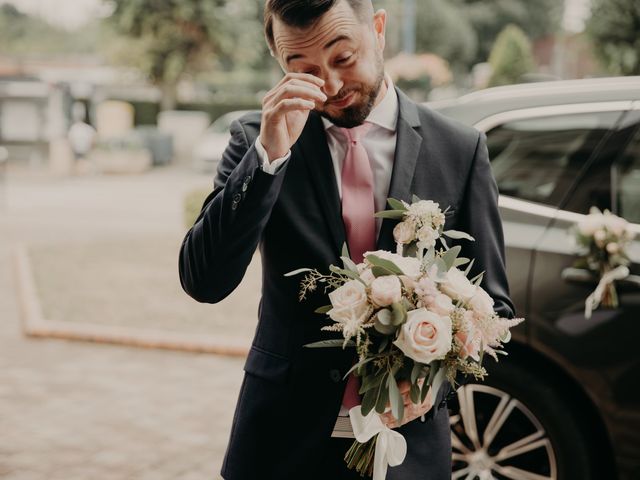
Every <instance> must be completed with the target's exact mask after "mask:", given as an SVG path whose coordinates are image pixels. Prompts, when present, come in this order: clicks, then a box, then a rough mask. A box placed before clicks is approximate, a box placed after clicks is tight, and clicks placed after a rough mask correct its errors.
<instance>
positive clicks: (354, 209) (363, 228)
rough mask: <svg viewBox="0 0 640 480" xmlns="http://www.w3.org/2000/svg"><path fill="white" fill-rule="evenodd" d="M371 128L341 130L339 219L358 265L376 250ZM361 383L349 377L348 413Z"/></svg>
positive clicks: (344, 399)
mask: <svg viewBox="0 0 640 480" xmlns="http://www.w3.org/2000/svg"><path fill="white" fill-rule="evenodd" d="M372 126H373V124H371V123H363V124H362V125H359V126H357V127H353V128H340V131H341V132H342V134H343V135H344V136H345V137H346V139H347V141H348V145H347V154H346V156H345V158H344V164H343V165H342V219H343V221H344V226H345V229H346V233H347V243H348V245H349V253H350V255H351V259H352V260H353V261H354V262H356V263H360V262H361V261H362V259H363V254H364V253H365V252H368V251H372V250H375V246H376V220H375V217H374V216H373V214H374V213H375V204H374V199H373V172H372V171H371V164H370V163H369V156H368V155H367V151H366V150H365V148H364V146H363V145H362V142H361V139H362V138H363V137H364V136H365V135H366V134H367V131H368V130H369V129H370V128H371V127H372ZM359 388H360V381H359V380H358V377H356V376H355V375H354V374H353V373H352V374H351V375H349V378H348V380H347V386H346V388H345V391H344V396H343V397H342V404H343V405H344V406H345V407H346V408H348V409H350V408H352V407H355V406H356V405H360V395H359V393H358V390H359Z"/></svg>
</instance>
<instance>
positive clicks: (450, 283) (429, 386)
mask: <svg viewBox="0 0 640 480" xmlns="http://www.w3.org/2000/svg"><path fill="white" fill-rule="evenodd" d="M388 203H389V205H390V206H391V210H386V211H383V212H378V213H376V216H377V217H383V218H392V219H396V220H399V223H398V224H397V225H396V226H395V228H394V231H393V234H394V239H395V241H396V246H397V248H396V252H395V253H394V252H389V251H385V250H378V251H373V252H366V253H365V254H364V260H363V261H362V262H361V263H359V264H355V263H354V262H353V261H352V260H351V259H350V258H349V256H348V252H347V251H346V248H345V249H343V252H342V253H343V254H342V257H341V260H342V263H343V265H342V266H336V265H331V266H330V267H329V271H330V273H328V274H323V273H321V272H319V271H318V270H315V269H308V268H302V269H298V270H295V271H293V272H289V273H288V274H287V276H290V275H296V274H300V273H305V277H304V279H303V280H302V282H301V289H300V300H303V299H305V298H306V296H307V294H308V292H311V291H314V290H316V289H317V288H318V287H319V286H324V289H325V292H328V296H329V300H330V302H331V304H330V305H326V306H324V307H321V308H319V309H318V310H316V312H317V313H320V314H326V315H328V316H329V318H330V319H331V320H332V321H333V323H332V324H330V325H328V326H325V327H322V330H329V331H336V332H341V333H342V338H336V339H330V340H324V341H320V342H315V343H311V344H308V345H306V346H307V347H342V348H347V347H355V348H356V351H357V354H358V361H357V362H356V363H355V365H353V367H352V368H351V370H349V372H347V374H346V375H345V378H346V377H347V376H348V375H349V374H351V373H352V372H354V373H355V375H356V376H357V377H358V378H359V380H360V389H359V393H360V394H361V395H362V397H361V398H362V401H361V405H358V406H355V407H353V408H351V409H350V410H349V417H350V422H351V426H352V427H353V433H354V435H355V441H354V443H353V444H352V446H351V448H350V449H349V451H348V452H347V453H346V455H345V461H346V462H347V465H348V467H349V468H355V469H356V471H358V472H359V473H360V474H368V475H373V479H374V480H379V479H380V480H381V479H384V477H385V474H386V471H387V467H388V466H389V465H391V466H395V465H399V464H401V463H402V462H403V460H404V458H405V456H406V451H407V445H406V440H405V439H404V437H402V435H401V434H400V433H398V432H397V431H394V430H392V428H395V425H397V424H395V425H394V420H395V421H397V422H399V421H400V420H401V419H402V418H403V417H404V413H405V412H404V411H405V408H409V409H411V408H419V407H420V406H422V407H423V410H424V408H429V405H430V406H431V407H432V406H433V400H432V399H435V398H436V395H437V392H438V390H439V389H440V388H441V387H442V386H443V383H444V382H445V381H449V382H450V383H451V385H454V383H455V377H456V374H457V373H458V372H462V373H464V374H465V375H473V377H475V378H476V379H478V380H482V379H484V377H485V376H486V374H487V372H486V370H485V369H484V367H483V366H482V361H483V356H484V354H488V355H490V356H492V357H493V358H494V359H495V360H496V361H497V360H498V354H504V355H506V352H505V351H504V350H501V347H502V345H503V344H504V343H507V342H508V341H509V339H510V337H511V335H510V331H509V329H510V328H511V327H512V326H515V325H517V324H519V323H520V322H522V321H524V319H523V318H515V319H506V318H501V317H500V316H499V315H498V314H497V313H496V312H495V311H494V309H493V304H494V301H493V299H492V298H491V297H490V296H489V295H488V294H487V292H486V291H485V290H484V289H483V288H482V287H480V283H481V281H482V277H483V274H484V272H481V273H479V274H478V275H476V276H475V277H473V278H468V277H469V273H470V271H471V268H472V266H473V263H474V260H473V259H468V258H463V257H459V256H458V255H459V254H460V251H461V247H460V246H459V245H457V246H453V247H449V246H448V244H447V242H446V240H445V237H448V238H450V239H464V240H466V241H475V239H474V238H473V237H471V236H470V235H468V234H467V233H465V232H461V231H456V230H444V224H445V213H446V211H447V210H448V208H447V209H446V210H445V211H444V212H443V211H442V210H440V208H439V205H438V203H435V202H433V201H431V200H421V199H419V198H417V197H414V199H413V202H412V203H411V204H409V203H407V202H404V201H399V200H396V199H393V198H390V199H388ZM438 244H440V248H438ZM463 265H467V266H466V268H465V269H464V270H461V269H460V268H459V267H461V266H463ZM407 384H408V385H409V392H408V393H409V397H410V399H411V402H409V403H408V404H405V398H406V396H405V397H403V395H402V393H401V388H399V385H407ZM405 394H406V391H405ZM383 420H385V421H383Z"/></svg>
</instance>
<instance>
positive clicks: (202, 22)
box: [107, 0, 261, 109]
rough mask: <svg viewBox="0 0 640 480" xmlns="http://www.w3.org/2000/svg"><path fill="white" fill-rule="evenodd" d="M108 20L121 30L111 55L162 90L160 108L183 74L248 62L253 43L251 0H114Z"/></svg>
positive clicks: (168, 103)
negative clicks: (130, 66)
mask: <svg viewBox="0 0 640 480" xmlns="http://www.w3.org/2000/svg"><path fill="white" fill-rule="evenodd" d="M112 4H113V5H114V7H115V8H114V11H113V14H112V15H111V16H110V17H109V18H108V19H107V22H108V24H109V25H110V27H111V28H113V29H114V30H115V31H116V32H117V33H119V34H121V35H124V37H121V38H120V39H119V41H118V42H116V44H115V45H114V48H113V50H112V52H114V53H113V57H114V58H117V59H119V60H120V61H121V62H123V63H129V64H134V65H135V66H137V67H138V68H139V69H141V70H142V71H143V72H144V73H145V74H146V75H147V77H148V78H149V80H150V81H151V82H152V83H154V84H155V85H157V86H158V87H160V89H161V91H162V101H161V108H162V109H171V108H174V107H175V104H176V101H177V98H176V87H177V85H178V82H179V81H180V80H181V79H182V78H183V77H184V76H185V75H195V74H197V73H199V72H202V71H211V70H212V69H214V68H220V69H224V68H229V67H230V65H232V64H233V63H234V61H235V60H238V59H241V60H242V61H243V62H245V63H249V64H250V63H251V62H252V61H256V59H257V58H258V57H259V55H260V54H261V52H260V50H259V49H257V48H256V44H257V42H258V41H259V38H258V35H259V34H260V30H259V28H256V25H255V23H256V9H257V8H258V5H259V4H258V3H257V2H256V1H238V0H236V1H231V0H228V1H227V0H163V1H162V2H159V1H157V0H114V1H113V2H112Z"/></svg>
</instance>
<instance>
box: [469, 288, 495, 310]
mask: <svg viewBox="0 0 640 480" xmlns="http://www.w3.org/2000/svg"><path fill="white" fill-rule="evenodd" d="M493 303H494V302H493V298H491V296H490V295H489V294H488V293H487V292H486V291H485V290H484V289H483V288H481V287H476V293H475V294H474V295H473V297H471V298H470V299H469V306H470V307H471V309H472V310H473V311H474V312H475V313H476V314H478V316H480V317H487V316H489V315H491V314H492V313H493Z"/></svg>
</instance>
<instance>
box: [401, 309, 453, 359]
mask: <svg viewBox="0 0 640 480" xmlns="http://www.w3.org/2000/svg"><path fill="white" fill-rule="evenodd" d="M451 338H452V336H451V319H450V318H449V317H444V316H440V315H437V314H436V313H433V312H430V311H428V310H427V309H425V308H419V309H417V310H411V311H410V312H409V313H408V314H407V321H406V322H405V323H404V324H403V325H402V327H401V329H400V333H399V334H398V338H397V339H396V340H395V341H394V342H393V343H394V344H395V345H396V346H397V347H398V348H399V349H400V350H402V352H403V353H404V354H405V355H406V356H407V357H409V358H411V359H413V360H414V361H416V362H421V363H429V362H431V361H433V360H440V359H442V358H444V357H445V355H446V354H447V353H448V352H449V350H451Z"/></svg>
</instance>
